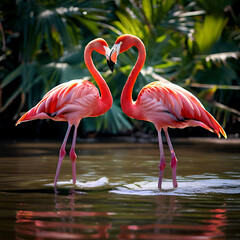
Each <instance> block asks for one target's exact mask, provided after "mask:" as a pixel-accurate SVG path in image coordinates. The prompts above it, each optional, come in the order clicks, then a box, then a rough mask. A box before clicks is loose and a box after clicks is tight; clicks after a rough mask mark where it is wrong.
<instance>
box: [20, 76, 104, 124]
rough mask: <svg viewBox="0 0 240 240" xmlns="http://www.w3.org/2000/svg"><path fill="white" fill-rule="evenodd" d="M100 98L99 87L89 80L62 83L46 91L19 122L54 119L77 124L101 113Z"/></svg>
mask: <svg viewBox="0 0 240 240" xmlns="http://www.w3.org/2000/svg"><path fill="white" fill-rule="evenodd" d="M99 99H100V96H99V91H98V89H97V88H96V87H95V86H94V85H93V84H92V83H91V82H89V81H87V80H81V79H79V80H72V81H69V82H66V83H62V84H60V85H58V86H56V87H54V88H53V89H52V90H50V91H49V92H48V93H46V94H45V95H44V97H43V98H42V100H41V101H40V102H39V103H38V104H37V105H36V106H35V107H33V108H32V109H30V110H29V111H28V112H27V113H25V114H24V115H23V116H22V117H21V118H20V119H19V120H18V122H17V124H19V123H20V122H23V121H24V122H26V121H30V120H34V119H52V120H54V121H67V122H69V124H71V125H76V124H78V123H79V122H80V120H81V119H82V118H85V117H92V116H98V115H101V113H98V106H97V104H96V103H98V101H99Z"/></svg>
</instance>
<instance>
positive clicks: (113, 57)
mask: <svg viewBox="0 0 240 240" xmlns="http://www.w3.org/2000/svg"><path fill="white" fill-rule="evenodd" d="M139 40H140V39H139V38H138V37H136V36H134V35H131V34H124V35H121V36H120V37H118V39H117V40H116V42H115V44H114V45H113V47H112V48H111V50H110V56H109V58H108V59H107V63H108V67H109V68H110V69H111V71H112V72H113V70H114V65H115V64H116V63H117V57H118V55H119V54H120V53H122V52H125V51H127V50H128V49H129V48H130V47H132V46H134V45H135V44H136V43H137V41H139ZM140 41H141V40H140Z"/></svg>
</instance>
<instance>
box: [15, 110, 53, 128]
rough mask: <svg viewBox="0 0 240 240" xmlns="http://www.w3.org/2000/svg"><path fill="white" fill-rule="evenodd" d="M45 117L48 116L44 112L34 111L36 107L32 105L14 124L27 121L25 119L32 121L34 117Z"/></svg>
mask: <svg viewBox="0 0 240 240" xmlns="http://www.w3.org/2000/svg"><path fill="white" fill-rule="evenodd" d="M46 118H50V117H49V116H48V115H47V114H46V113H44V112H40V113H37V112H36V108H35V107H33V108H32V109H30V110H29V111H28V112H26V113H25V114H24V115H23V116H22V117H21V118H20V119H19V120H18V121H17V123H16V124H15V126H17V125H18V124H20V123H21V122H27V121H32V120H35V119H46Z"/></svg>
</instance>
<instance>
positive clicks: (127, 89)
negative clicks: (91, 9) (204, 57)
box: [108, 34, 227, 188]
mask: <svg viewBox="0 0 240 240" xmlns="http://www.w3.org/2000/svg"><path fill="white" fill-rule="evenodd" d="M132 46H135V47H136V48H137V49H138V53H139V55H138V59H137V61H136V64H135V66H134V68H133V69H132V71H131V73H130V75H129V77H128V79H127V82H126V84H125V86H124V88H123V91H122V95H121V107H122V110H123V112H124V113H125V114H126V115H128V116H129V117H131V118H135V119H139V120H145V121H149V122H152V123H153V124H154V126H155V127H156V129H157V131H158V140H159V149H160V164H159V170H160V171H159V180H158V187H159V188H161V186H162V178H163V173H164V168H165V166H166V163H165V156H164V151H163V144H162V137H161V130H162V129H163V130H164V132H165V135H166V139H167V143H168V146H169V149H170V152H171V156H172V160H171V168H172V179H173V186H174V187H177V186H178V184H177V179H176V170H177V158H176V155H175V153H174V149H173V147H172V143H171V141H170V138H169V135H168V131H167V128H168V127H170V128H185V127H190V126H191V127H195V126H200V127H203V128H206V129H207V130H209V131H211V132H214V133H216V134H217V135H218V137H220V133H221V134H222V135H223V136H224V137H225V138H227V135H226V133H225V132H224V130H223V129H222V127H221V126H220V125H219V123H218V122H217V121H216V120H215V119H214V117H213V116H212V115H211V114H210V113H209V112H207V111H206V109H205V108H204V107H203V105H202V104H201V103H200V101H199V100H198V99H197V98H196V97H195V96H193V95H192V94H191V93H190V92H188V91H187V90H185V89H183V88H181V87H179V86H177V85H175V84H172V83H170V82H168V81H167V80H165V79H162V80H161V81H156V82H152V83H150V84H148V85H146V86H145V87H143V89H142V90H141V91H140V92H139V94H138V97H137V100H136V101H133V100H132V91H133V86H134V83H135V81H136V79H137V76H138V74H139V72H140V71H141V69H142V67H143V65H144V62H145V58H146V51H145V47H144V44H143V42H142V41H141V40H140V39H139V38H137V37H135V36H133V35H129V34H125V35H122V36H120V37H119V38H118V39H117V40H116V42H115V44H114V46H113V47H112V49H111V53H110V58H109V59H108V65H109V67H110V69H111V70H112V71H113V68H114V64H115V63H116V62H117V56H118V55H119V54H120V53H122V52H125V51H126V50H128V49H129V48H131V47H132Z"/></svg>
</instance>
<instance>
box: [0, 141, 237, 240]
mask: <svg viewBox="0 0 240 240" xmlns="http://www.w3.org/2000/svg"><path fill="white" fill-rule="evenodd" d="M59 147H60V142H56V143H55V142H54V143H53V142H8V143H6V142H4V143H3V142H2V143H1V145H0V194H1V195H0V196H1V197H0V210H1V215H0V239H239V238H240V230H239V226H240V180H239V179H240V144H239V143H228V142H221V141H220V142H218V141H217V142H216V143H214V142H211V141H207V140H206V141H205V140H204V141H201V142H198V141H196V140H195V141H187V142H185V143H181V142H176V143H175V144H174V147H175V151H176V154H177V157H178V171H177V174H178V176H177V179H178V184H179V187H178V188H176V189H174V188H173V187H172V182H171V168H170V165H169V164H167V166H166V170H165V173H164V180H163V189H162V190H159V189H158V188H157V180H158V164H159V150H158V145H157V144H145V143H138V144H133V143H127V144H125V143H111V144H109V143H91V144H84V143H79V144H77V155H78V158H77V184H76V185H75V186H73V184H72V182H71V177H72V176H71V163H70V159H69V157H68V156H66V158H65V159H64V161H63V165H62V169H61V172H60V176H59V183H58V187H57V189H54V187H53V180H54V175H55V170H56V165H57V160H58V148H59ZM164 150H165V154H166V160H167V162H170V154H169V152H168V149H167V147H166V148H165V149H164Z"/></svg>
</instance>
